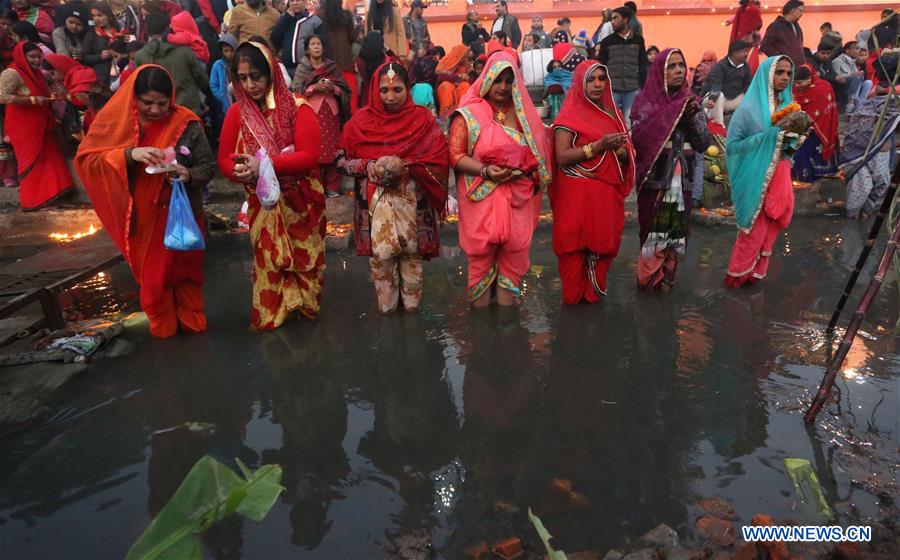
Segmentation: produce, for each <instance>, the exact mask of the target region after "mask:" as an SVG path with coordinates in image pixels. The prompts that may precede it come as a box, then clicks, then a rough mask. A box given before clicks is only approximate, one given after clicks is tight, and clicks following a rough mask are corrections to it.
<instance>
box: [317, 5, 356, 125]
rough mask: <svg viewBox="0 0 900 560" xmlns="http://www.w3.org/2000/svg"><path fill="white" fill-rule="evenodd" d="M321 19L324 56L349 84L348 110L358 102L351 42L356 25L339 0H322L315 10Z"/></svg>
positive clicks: (353, 110)
mask: <svg viewBox="0 0 900 560" xmlns="http://www.w3.org/2000/svg"><path fill="white" fill-rule="evenodd" d="M316 15H317V16H319V19H320V20H322V27H323V29H324V32H323V39H324V40H325V55H324V56H325V58H326V59H328V60H333V61H334V63H335V64H337V66H338V68H340V69H341V73H342V74H343V76H344V81H345V82H346V83H347V85H348V86H350V112H351V114H352V113H353V112H355V111H356V107H357V105H358V104H359V83H358V82H357V79H358V78H357V77H356V70H355V69H354V68H353V62H354V59H355V57H354V55H353V43H354V42H356V25H355V23H354V20H353V14H351V13H350V12H349V11H347V10H345V9H344V7H343V5H342V4H341V0H324V1H323V2H320V3H319V11H317V12H316Z"/></svg>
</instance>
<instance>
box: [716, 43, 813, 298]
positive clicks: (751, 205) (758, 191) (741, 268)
mask: <svg viewBox="0 0 900 560" xmlns="http://www.w3.org/2000/svg"><path fill="white" fill-rule="evenodd" d="M793 73H794V64H793V63H792V62H791V59H790V58H788V57H786V56H773V57H771V58H768V59H766V60H765V61H764V62H763V63H762V64H760V65H759V69H758V70H757V72H756V75H755V76H754V78H753V82H752V83H751V84H750V88H749V89H748V90H747V94H746V95H745V96H744V100H743V101H742V102H741V105H740V106H739V107H738V109H737V111H735V113H734V116H733V117H732V119H731V124H730V125H729V126H728V138H727V141H726V147H725V153H726V158H727V162H728V173H729V176H730V178H731V185H732V187H731V200H732V202H733V203H734V214H735V219H736V220H737V225H738V228H739V229H740V232H739V233H738V238H737V242H736V243H735V244H734V249H733V250H732V251H731V261H730V262H729V263H728V275H727V276H726V278H725V285H726V286H728V287H729V288H738V287H740V286H743V285H744V284H747V283H751V284H752V283H755V282H757V281H759V280H761V279H763V278H765V276H766V271H767V270H768V268H769V256H770V255H771V254H772V246H773V245H774V244H775V238H776V237H778V234H779V232H781V230H783V229H785V228H787V226H788V224H790V223H791V215H792V214H793V212H794V191H793V186H792V185H791V163H790V155H791V154H792V153H793V152H794V151H796V149H797V147H798V146H799V145H800V144H802V143H803V140H804V139H805V138H804V136H803V135H804V134H805V133H806V131H807V130H808V129H809V119H808V118H807V117H806V114H805V113H803V112H802V111H800V110H799V106H798V105H797V104H795V103H794V102H793V99H792V98H791V88H792V85H793V84H792V82H793Z"/></svg>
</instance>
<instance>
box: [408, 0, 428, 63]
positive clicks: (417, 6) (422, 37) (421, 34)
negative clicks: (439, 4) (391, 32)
mask: <svg viewBox="0 0 900 560" xmlns="http://www.w3.org/2000/svg"><path fill="white" fill-rule="evenodd" d="M427 7H428V6H427V5H426V4H425V2H422V0H413V2H412V4H410V6H409V14H407V15H405V16H403V29H405V30H406V38H407V39H408V40H409V46H410V48H412V50H413V52H417V51H418V50H419V47H421V46H422V45H426V44H430V43H431V34H430V33H429V32H428V23H427V22H426V21H425V16H424V15H423V14H424V13H425V8H427Z"/></svg>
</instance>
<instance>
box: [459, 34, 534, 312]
mask: <svg viewBox="0 0 900 560" xmlns="http://www.w3.org/2000/svg"><path fill="white" fill-rule="evenodd" d="M550 157H551V152H550V142H549V138H548V137H547V133H546V131H545V129H544V124H543V123H542V122H541V119H540V117H539V116H538V113H537V110H536V109H535V108H534V103H532V101H531V98H530V97H529V96H528V91H527V90H526V88H525V82H524V81H523V79H522V77H521V74H519V72H518V58H517V57H516V56H515V54H513V53H510V52H508V51H506V50H500V51H498V52H496V53H494V54H493V55H492V56H490V57H489V58H488V61H487V64H486V65H485V67H484V70H483V71H482V72H481V75H480V76H479V77H478V79H477V80H475V83H473V84H472V87H471V88H470V89H469V91H468V92H467V93H466V95H465V97H463V100H462V102H461V103H460V107H459V109H457V110H456V112H455V113H454V116H453V120H452V121H451V124H450V163H451V164H452V165H453V167H454V169H455V170H456V186H457V200H458V201H459V244H460V247H462V250H463V251H465V253H466V258H467V259H468V261H469V270H468V283H467V285H468V296H469V301H470V302H471V303H472V304H473V305H474V306H475V307H484V306H487V305H488V304H490V302H491V295H492V292H493V291H494V290H496V297H497V303H499V304H500V305H503V306H508V305H513V303H514V302H515V299H516V298H517V297H520V296H521V295H522V277H523V276H524V275H525V274H526V273H527V272H528V269H529V267H530V265H531V257H530V250H531V238H532V235H533V234H534V229H535V227H536V226H537V221H538V217H539V215H540V209H541V189H542V188H543V187H546V186H548V185H549V184H550V181H551V178H552V177H551V168H550ZM499 161H504V162H507V166H502V165H497V164H495V163H491V162H499ZM510 162H514V165H515V167H513V165H512V164H511V163H510Z"/></svg>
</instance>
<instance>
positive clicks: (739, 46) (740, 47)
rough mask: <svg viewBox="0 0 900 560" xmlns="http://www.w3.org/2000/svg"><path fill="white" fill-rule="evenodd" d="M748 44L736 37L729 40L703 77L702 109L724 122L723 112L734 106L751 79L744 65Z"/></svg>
mask: <svg viewBox="0 0 900 560" xmlns="http://www.w3.org/2000/svg"><path fill="white" fill-rule="evenodd" d="M750 46H751V45H750V44H749V43H746V42H744V41H741V40H740V39H739V40H737V41H735V42H733V43H731V45H729V46H728V56H726V57H725V58H723V59H722V60H720V61H719V62H717V63H716V65H715V66H713V67H712V68H711V69H710V71H709V74H707V75H706V80H704V81H703V91H702V94H703V96H704V99H705V103H704V107H705V109H706V113H707V114H708V115H709V117H710V118H711V119H713V120H715V121H717V122H719V123H721V124H725V113H733V112H734V111H735V110H737V108H738V105H740V104H741V101H743V99H744V93H746V91H747V88H749V87H750V82H751V81H752V80H753V75H752V74H751V73H750V67H749V66H748V65H747V57H748V56H750Z"/></svg>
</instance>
